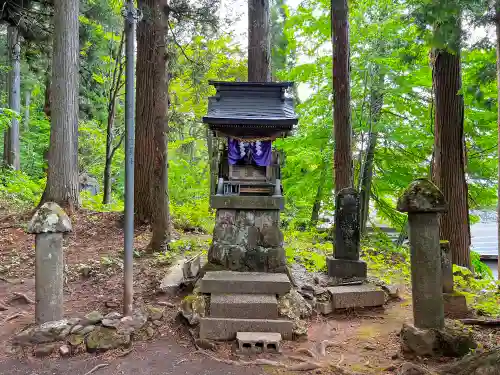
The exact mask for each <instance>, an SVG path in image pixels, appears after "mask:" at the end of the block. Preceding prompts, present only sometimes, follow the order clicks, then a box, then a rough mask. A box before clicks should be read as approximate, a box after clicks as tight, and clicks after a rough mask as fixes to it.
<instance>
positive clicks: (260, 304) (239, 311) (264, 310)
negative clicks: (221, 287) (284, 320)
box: [210, 294, 278, 319]
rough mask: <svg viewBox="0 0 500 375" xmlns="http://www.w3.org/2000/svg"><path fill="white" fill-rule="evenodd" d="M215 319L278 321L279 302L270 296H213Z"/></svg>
mask: <svg viewBox="0 0 500 375" xmlns="http://www.w3.org/2000/svg"><path fill="white" fill-rule="evenodd" d="M210 316H211V317H213V318H240V319H277V318H278V301H277V299H276V296H275V295H270V294H212V295H211V297H210Z"/></svg>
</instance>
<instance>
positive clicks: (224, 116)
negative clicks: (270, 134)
mask: <svg viewBox="0 0 500 375" xmlns="http://www.w3.org/2000/svg"><path fill="white" fill-rule="evenodd" d="M210 83H211V84H212V85H214V86H215V88H216V89H217V93H216V95H215V96H213V97H210V98H209V99H208V113H207V115H206V116H205V117H203V122H205V123H208V124H209V125H213V128H223V127H226V126H230V127H234V126H238V125H242V126H249V127H251V126H259V127H274V128H279V129H286V130H291V128H292V126H293V125H295V124H297V122H298V117H297V115H296V114H295V111H294V105H293V99H292V98H290V97H287V96H285V89H286V88H288V87H291V86H293V83H291V82H279V83H278V82H210Z"/></svg>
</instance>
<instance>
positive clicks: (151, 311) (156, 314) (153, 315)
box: [146, 305, 165, 320]
mask: <svg viewBox="0 0 500 375" xmlns="http://www.w3.org/2000/svg"><path fill="white" fill-rule="evenodd" d="M146 309H147V312H148V316H149V319H150V320H161V319H162V318H163V313H164V312H165V309H163V308H160V307H155V306H151V305H147V306H146Z"/></svg>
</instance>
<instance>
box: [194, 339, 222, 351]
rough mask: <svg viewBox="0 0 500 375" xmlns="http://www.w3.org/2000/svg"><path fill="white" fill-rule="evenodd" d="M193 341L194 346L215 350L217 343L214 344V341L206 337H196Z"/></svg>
mask: <svg viewBox="0 0 500 375" xmlns="http://www.w3.org/2000/svg"><path fill="white" fill-rule="evenodd" d="M194 342H195V344H196V346H198V347H199V348H201V349H205V350H215V349H216V348H217V345H215V343H214V342H212V341H210V340H207V339H196V340H195V341H194Z"/></svg>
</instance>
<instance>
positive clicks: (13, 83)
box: [6, 26, 21, 171]
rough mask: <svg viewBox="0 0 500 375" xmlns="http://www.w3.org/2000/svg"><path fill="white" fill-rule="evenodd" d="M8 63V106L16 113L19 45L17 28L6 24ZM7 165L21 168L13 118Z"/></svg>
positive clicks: (15, 124)
mask: <svg viewBox="0 0 500 375" xmlns="http://www.w3.org/2000/svg"><path fill="white" fill-rule="evenodd" d="M7 31H8V50H9V63H10V67H11V70H10V72H9V108H10V109H11V110H13V111H14V112H16V113H17V114H18V115H19V114H20V112H21V46H20V40H19V30H18V29H17V27H15V26H8V27H7ZM7 133H8V137H9V138H8V147H7V150H6V151H7V158H6V161H7V165H9V166H11V167H12V168H13V169H15V170H16V171H17V170H20V169H21V158H20V147H19V120H18V118H13V119H12V122H11V125H10V129H9V130H8V132H7Z"/></svg>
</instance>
